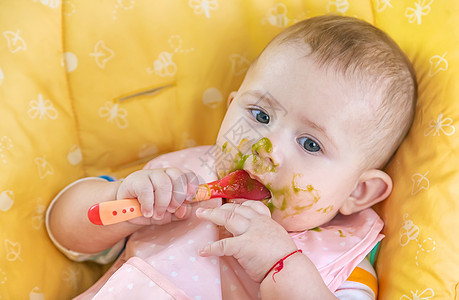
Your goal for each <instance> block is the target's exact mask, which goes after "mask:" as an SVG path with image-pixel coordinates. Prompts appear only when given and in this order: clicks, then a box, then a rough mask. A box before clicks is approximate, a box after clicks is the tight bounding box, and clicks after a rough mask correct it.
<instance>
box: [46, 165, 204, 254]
mask: <svg viewBox="0 0 459 300" xmlns="http://www.w3.org/2000/svg"><path fill="white" fill-rule="evenodd" d="M195 182H197V178H196V175H195V174H194V173H192V172H189V171H188V172H186V173H184V172H182V171H180V170H178V169H174V168H169V169H155V170H142V171H137V172H134V173H132V174H130V175H129V176H127V177H126V179H125V180H124V181H117V182H108V181H105V180H98V179H96V178H95V179H89V180H82V181H79V182H76V183H75V184H73V185H71V186H70V187H69V188H68V189H66V190H65V191H64V192H63V193H62V194H60V195H59V196H58V198H57V199H56V201H55V203H54V205H53V206H52V207H51V208H50V209H51V211H49V223H48V225H49V231H50V233H51V234H52V235H53V237H54V238H55V240H56V241H57V242H58V243H59V244H61V245H62V246H63V247H64V248H67V249H70V250H72V251H76V252H81V253H97V252H100V251H102V250H105V249H107V248H110V247H112V246H113V245H114V244H116V243H117V242H118V241H120V240H122V239H123V238H124V237H126V236H128V235H130V234H131V233H133V232H135V231H137V230H138V229H139V228H141V227H142V226H144V225H151V224H165V223H169V222H171V221H175V220H179V219H184V218H187V217H188V215H189V213H190V211H191V210H190V207H189V205H187V204H183V202H184V201H185V199H186V198H187V197H191V196H190V195H192V193H193V192H194V190H195V187H194V185H195V184H194V183H195ZM123 198H137V199H138V200H139V202H140V204H141V210H142V214H143V217H138V218H136V219H133V220H130V221H127V222H122V223H118V224H112V225H108V226H99V225H94V224H92V223H91V222H90V221H89V219H88V217H87V212H88V209H89V208H90V207H91V206H92V205H94V204H96V203H100V202H105V201H112V200H115V199H123ZM182 204H183V205H182Z"/></svg>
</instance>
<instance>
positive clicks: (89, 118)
mask: <svg viewBox="0 0 459 300" xmlns="http://www.w3.org/2000/svg"><path fill="white" fill-rule="evenodd" d="M458 5H459V3H456V1H439V0H397V1H392V0H373V1H370V0H285V1H275V0H251V1H249V0H234V1H233V0H232V1H222V0H207V1H204V0H189V1H179V0H175V1H171V0H155V1H148V0H104V1H84V0H15V1H0V103H1V109H0V170H1V172H0V299H27V298H29V299H68V298H70V297H71V296H74V295H76V294H78V293H79V292H81V291H83V290H84V289H86V288H87V287H88V286H89V285H91V284H92V283H93V282H94V281H95V280H96V279H97V278H98V276H100V274H101V273H102V270H101V267H100V266H96V265H94V264H91V263H73V262H70V261H68V260H67V259H66V258H65V257H64V256H63V255H62V254H60V253H59V252H58V251H57V250H56V249H55V247H54V246H53V245H52V244H51V242H50V240H49V239H48V237H47V235H46V232H45V228H44V226H43V218H44V212H45V209H46V207H47V205H48V204H49V202H50V201H51V199H52V198H53V197H54V196H55V195H56V194H57V192H58V191H59V190H60V189H62V188H63V187H64V186H65V185H67V184H69V183H70V182H72V181H75V180H76V179H79V178H81V177H84V176H97V175H101V174H107V175H114V176H117V177H120V176H124V175H126V174H128V173H129V172H131V171H133V170H135V169H138V168H140V167H141V166H142V165H143V164H144V163H145V162H146V161H148V160H149V159H151V158H153V157H155V156H157V155H159V154H162V153H165V152H169V151H173V150H178V149H181V148H185V147H189V146H194V145H200V144H210V143H212V142H213V141H214V139H215V136H216V133H217V130H218V126H219V123H220V121H221V120H222V117H223V115H224V111H225V108H226V99H227V96H228V94H229V92H230V91H232V90H235V89H237V87H238V86H239V84H240V82H241V80H242V78H243V76H244V73H245V71H246V70H247V67H248V65H249V64H250V61H252V60H253V59H254V58H255V57H256V55H257V54H258V53H259V52H260V51H261V50H262V49H263V47H264V45H265V44H266V43H267V42H268V41H269V40H270V39H271V38H272V37H273V36H274V35H275V34H276V33H278V32H279V31H280V30H282V28H284V27H286V26H288V25H291V24H293V23H294V22H296V21H297V20H300V19H303V18H307V17H310V16H314V15H318V14H326V13H336V14H345V15H349V16H356V17H359V18H363V19H365V20H367V21H369V22H373V23H375V24H376V25H377V26H379V27H381V28H382V29H384V30H386V31H387V32H389V34H391V35H392V36H393V37H394V38H395V39H396V40H397V42H399V43H400V45H401V46H402V48H403V49H404V50H405V51H406V52H407V53H408V56H409V57H410V58H411V59H412V60H413V61H414V63H415V67H416V69H417V71H418V74H419V78H420V102H419V109H418V114H417V116H416V121H415V125H414V128H413V131H412V132H411V133H410V135H409V137H408V140H407V141H406V143H404V145H403V146H402V147H401V149H400V151H399V152H398V154H397V155H396V157H395V160H394V162H393V163H392V164H391V165H390V168H389V170H390V172H391V174H392V176H393V177H394V181H395V190H394V192H393V195H392V196H391V198H390V199H389V200H388V201H387V202H386V204H385V205H383V206H381V207H380V212H381V214H382V216H383V217H384V219H385V221H386V224H387V227H386V230H385V231H386V234H387V238H386V239H385V240H384V241H383V243H382V248H381V254H380V257H379V260H378V265H377V271H378V274H379V277H380V279H381V281H380V295H381V297H380V298H381V299H413V298H415V295H416V296H419V295H424V296H429V295H435V297H436V298H440V299H447V298H448V299H451V298H452V297H453V295H454V288H455V286H456V283H457V281H458V277H457V274H459V269H458V265H459V263H458V256H457V255H456V253H457V252H458V251H457V250H458V242H459V241H458V239H457V235H455V233H454V229H455V228H457V221H455V220H456V218H455V215H457V214H458V204H457V203H458V201H457V200H456V199H458V197H457V196H458V188H457V187H456V186H457V185H456V183H455V181H457V180H454V179H456V178H457V171H456V169H457V167H456V165H457V161H458V157H457V155H456V154H455V151H454V150H453V149H455V147H456V146H457V142H458V140H457V138H455V137H456V134H455V129H454V128H455V127H454V126H455V120H457V118H458V116H457V114H458V112H457V111H458V110H457V107H456V106H455V99H457V98H458V91H457V88H456V86H458V85H457V79H456V76H457V75H456V74H457V72H456V71H455V68H454V65H455V63H457V62H458V60H459V58H458V52H457V51H455V50H456V47H455V45H457V44H458V42H459V41H458V36H459V35H458V34H457V30H458V29H457V28H458V21H457V20H458V19H459V9H458Z"/></svg>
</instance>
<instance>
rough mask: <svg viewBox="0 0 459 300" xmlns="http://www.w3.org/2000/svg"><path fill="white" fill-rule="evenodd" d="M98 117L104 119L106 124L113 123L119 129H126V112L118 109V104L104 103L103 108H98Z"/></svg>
mask: <svg viewBox="0 0 459 300" xmlns="http://www.w3.org/2000/svg"><path fill="white" fill-rule="evenodd" d="M99 116H100V117H102V118H106V119H107V122H109V123H115V124H116V126H118V128H120V129H125V128H127V127H128V125H129V123H128V121H127V116H128V112H127V110H126V109H124V108H121V107H119V104H118V103H111V102H108V101H107V102H105V104H104V106H102V107H101V108H99Z"/></svg>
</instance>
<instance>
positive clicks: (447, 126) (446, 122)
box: [424, 114, 456, 136]
mask: <svg viewBox="0 0 459 300" xmlns="http://www.w3.org/2000/svg"><path fill="white" fill-rule="evenodd" d="M440 131H441V132H443V134H445V135H448V136H450V135H453V134H454V133H455V132H456V128H455V127H454V125H453V119H451V118H443V114H439V115H438V118H437V120H432V121H430V123H429V128H427V129H426V130H424V136H429V135H431V134H432V133H433V136H436V135H438V136H440Z"/></svg>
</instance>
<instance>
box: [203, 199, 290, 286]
mask: <svg viewBox="0 0 459 300" xmlns="http://www.w3.org/2000/svg"><path fill="white" fill-rule="evenodd" d="M196 215H197V216H198V217H199V218H201V219H205V220H209V221H212V222H213V223H215V224H217V225H223V226H224V227H225V228H226V229H227V230H228V231H229V232H231V233H232V234H233V236H234V237H232V238H226V239H222V240H219V241H217V242H215V243H213V244H210V245H207V246H206V247H204V248H203V249H201V250H200V252H199V254H200V255H201V256H211V255H216V256H233V257H234V258H235V259H237V260H238V262H239V264H240V265H241V266H242V267H243V268H244V270H245V271H246V272H247V274H248V275H249V276H250V277H251V278H252V279H253V280H255V281H256V282H261V281H262V280H263V278H264V276H265V274H266V273H267V272H268V271H269V269H270V268H271V267H272V266H273V265H274V264H275V263H276V262H277V261H279V259H281V258H282V257H284V256H285V255H287V254H289V253H291V252H293V251H295V250H296V249H297V247H296V245H295V243H294V242H293V240H292V239H291V238H290V236H289V234H288V233H287V231H286V230H285V229H284V228H283V227H282V226H281V225H279V224H278V223H277V222H276V221H274V220H273V219H271V214H270V212H269V209H268V208H267V207H266V206H265V205H264V204H263V203H261V202H259V201H251V200H249V201H246V202H244V203H242V204H235V203H227V204H224V205H222V206H220V207H218V208H214V209H203V208H199V209H198V210H197V211H196Z"/></svg>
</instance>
